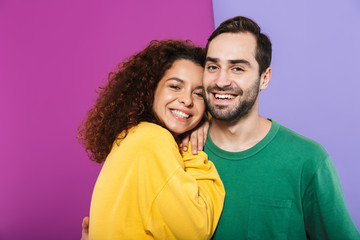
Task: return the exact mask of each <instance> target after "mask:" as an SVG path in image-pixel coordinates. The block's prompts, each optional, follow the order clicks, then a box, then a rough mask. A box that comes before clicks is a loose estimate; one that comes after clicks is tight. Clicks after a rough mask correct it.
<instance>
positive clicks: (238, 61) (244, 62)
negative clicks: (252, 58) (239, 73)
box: [229, 59, 251, 67]
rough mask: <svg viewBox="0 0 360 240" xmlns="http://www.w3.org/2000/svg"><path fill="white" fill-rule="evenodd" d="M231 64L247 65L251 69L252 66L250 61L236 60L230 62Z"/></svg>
mask: <svg viewBox="0 0 360 240" xmlns="http://www.w3.org/2000/svg"><path fill="white" fill-rule="evenodd" d="M229 63H230V64H238V63H242V64H245V65H247V66H249V67H251V64H250V62H249V61H247V60H245V59H234V60H229Z"/></svg>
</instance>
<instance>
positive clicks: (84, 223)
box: [81, 217, 89, 240]
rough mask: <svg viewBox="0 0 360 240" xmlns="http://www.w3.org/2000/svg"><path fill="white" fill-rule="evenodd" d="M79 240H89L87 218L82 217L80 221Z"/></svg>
mask: <svg viewBox="0 0 360 240" xmlns="http://www.w3.org/2000/svg"><path fill="white" fill-rule="evenodd" d="M81 240H89V217H84V219H83V221H82V233H81Z"/></svg>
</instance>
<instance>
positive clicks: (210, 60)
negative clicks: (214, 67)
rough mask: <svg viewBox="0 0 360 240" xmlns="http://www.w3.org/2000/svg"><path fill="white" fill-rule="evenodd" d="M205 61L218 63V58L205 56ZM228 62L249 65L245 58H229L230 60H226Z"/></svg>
mask: <svg viewBox="0 0 360 240" xmlns="http://www.w3.org/2000/svg"><path fill="white" fill-rule="evenodd" d="M205 62H213V63H218V62H219V59H218V58H212V57H206V60H205ZM228 62H229V63H230V64H238V63H241V64H245V65H247V66H249V67H251V64H250V62H249V61H247V60H245V59H230V60H228Z"/></svg>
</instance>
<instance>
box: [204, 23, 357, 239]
mask: <svg viewBox="0 0 360 240" xmlns="http://www.w3.org/2000/svg"><path fill="white" fill-rule="evenodd" d="M206 49H207V57H206V64H205V72H204V79H203V84H204V89H205V96H206V104H207V107H208V111H209V112H210V114H211V116H212V120H211V126H210V130H209V136H208V139H207V141H206V144H205V148H204V150H205V152H206V153H207V154H208V155H209V159H210V160H212V161H213V162H214V164H215V166H216V168H217V170H218V172H219V175H220V177H221V179H222V181H223V183H224V186H225V190H226V197H225V204H224V210H223V212H222V215H221V218H220V222H219V224H218V227H217V230H216V232H215V235H214V237H213V238H214V239H291V240H295V239H352V240H354V239H360V235H359V233H358V231H357V229H356V227H355V225H354V223H353V221H352V219H351V217H350V215H349V212H348V210H347V207H346V205H345V200H344V196H343V193H342V190H341V186H340V182H339V179H338V176H337V173H336V170H335V168H334V165H333V163H332V161H331V159H330V157H329V156H328V154H327V152H326V151H325V150H324V149H323V148H322V147H321V145H320V144H318V143H316V142H315V141H313V140H310V139H307V138H305V137H303V136H301V135H299V134H297V133H295V132H293V131H291V130H289V129H287V128H285V127H283V126H281V125H280V124H279V123H277V122H276V121H274V120H270V119H265V118H263V117H261V116H260V115H259V112H258V105H259V93H260V91H261V90H264V89H266V87H267V86H268V84H269V81H270V78H271V68H270V62H271V42H270V40H269V38H268V37H267V36H266V35H264V34H262V33H261V32H260V27H259V26H258V25H257V24H256V23H255V22H253V21H252V20H250V19H248V18H245V17H234V18H232V19H229V20H226V21H225V22H223V23H222V24H221V25H220V26H219V27H218V28H217V29H216V30H215V31H214V32H213V33H212V35H211V36H210V38H209V39H208V43H207V46H206Z"/></svg>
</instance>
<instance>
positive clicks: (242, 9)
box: [213, 0, 360, 230]
mask: <svg viewBox="0 0 360 240" xmlns="http://www.w3.org/2000/svg"><path fill="white" fill-rule="evenodd" d="M213 8H214V21H215V26H218V25H219V24H220V23H221V22H222V21H223V20H225V19H227V18H230V17H233V16H237V15H243V16H247V17H250V18H252V19H254V20H255V21H256V22H257V23H258V24H259V25H260V26H261V28H262V29H263V31H264V32H265V33H268V35H269V36H270V38H271V40H272V42H273V61H272V64H271V65H272V70H273V71H272V73H273V74H272V79H271V82H270V85H269V87H268V88H267V89H266V90H265V91H263V92H262V93H261V94H260V112H261V114H262V115H263V116H264V117H268V118H273V119H275V120H277V121H278V122H280V123H281V124H283V125H285V126H287V127H289V128H291V129H293V130H295V131H297V132H299V133H301V134H303V135H305V136H307V137H310V138H313V139H315V140H317V141H318V142H320V143H321V144H322V145H323V146H324V147H325V148H326V150H327V151H328V152H329V154H330V156H331V157H332V159H333V161H334V164H335V166H336V169H337V171H338V174H339V177H340V181H341V184H342V187H343V190H344V195H345V199H346V202H347V205H348V208H349V211H350V214H351V216H352V218H353V220H354V222H355V225H356V226H357V228H358V230H360V208H359V203H360V178H359V172H360V157H359V155H360V154H359V148H360V141H359V137H360V124H359V119H360V106H359V105H360V100H359V89H360V75H359V70H360V1H359V0H316V1H313V0H302V1H287V0H271V1H267V0H252V1H238V0H213Z"/></svg>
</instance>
